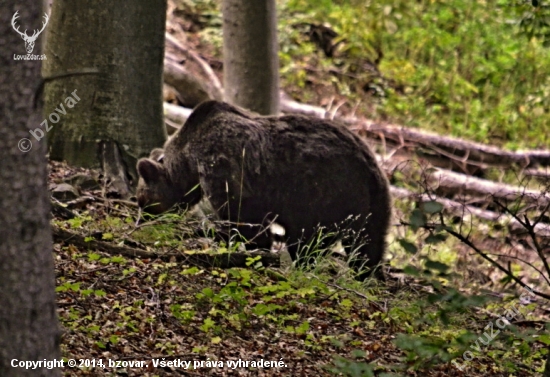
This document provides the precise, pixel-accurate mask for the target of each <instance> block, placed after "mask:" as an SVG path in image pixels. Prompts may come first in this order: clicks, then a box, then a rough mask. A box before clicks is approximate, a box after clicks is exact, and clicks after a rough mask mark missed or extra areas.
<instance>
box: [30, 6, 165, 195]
mask: <svg viewBox="0 0 550 377" xmlns="http://www.w3.org/2000/svg"><path fill="white" fill-rule="evenodd" d="M165 21H166V0H151V1H141V2H133V1H131V2H125V1H123V2H117V1H108V0H70V1H69V0H57V1H55V2H54V4H53V7H52V12H51V20H50V27H49V33H48V40H47V43H46V55H47V56H48V60H46V61H45V62H44V77H45V78H46V85H45V94H44V95H45V114H46V115H47V120H48V125H49V126H50V127H51V130H50V131H48V132H47V135H48V141H49V144H50V157H51V158H52V159H55V160H65V161H67V162H68V163H69V164H71V165H75V166H83V167H103V168H104V170H106V171H110V172H116V173H115V174H114V176H113V177H111V178H112V179H113V180H121V179H122V181H123V182H119V183H120V184H121V185H122V186H123V185H124V184H128V185H131V184H135V183H136V182H137V173H136V171H135V164H136V161H137V159H138V158H140V157H142V156H145V155H148V154H149V152H150V151H151V149H153V148H155V147H160V146H162V144H163V143H164V140H165V139H166V133H165V131H164V127H163V118H162V68H163V56H164V30H165ZM75 90H76V95H77V96H78V97H79V98H80V100H79V101H78V102H77V103H76V104H75V105H74V106H73V107H72V108H68V106H67V105H65V106H64V109H62V108H61V104H63V101H64V99H65V98H67V97H68V96H69V95H71V93H73V92H74V91H75ZM65 112H66V113H65ZM50 114H54V115H52V116H50ZM41 131H42V133H46V130H44V129H42V130H41ZM38 136H40V134H39V135H38ZM116 154H118V155H119V156H118V157H116V156H115V155H116ZM113 158H114V159H113ZM121 162H122V165H121V166H120V163H121ZM106 164H107V165H111V167H110V168H106V166H105V165H106ZM124 177H126V180H127V182H124V179H123V178H124ZM120 194H121V196H125V193H120Z"/></svg>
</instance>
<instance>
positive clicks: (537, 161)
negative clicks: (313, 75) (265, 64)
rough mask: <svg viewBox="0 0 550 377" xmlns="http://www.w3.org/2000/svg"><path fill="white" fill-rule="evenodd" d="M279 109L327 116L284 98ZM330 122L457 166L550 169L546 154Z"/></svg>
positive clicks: (350, 121) (354, 121)
mask: <svg viewBox="0 0 550 377" xmlns="http://www.w3.org/2000/svg"><path fill="white" fill-rule="evenodd" d="M281 109H282V110H283V111H284V112H290V113H299V114H305V115H313V116H318V117H326V115H327V111H326V110H324V109H323V108H322V107H318V106H311V105H303V104H300V103H298V102H295V101H292V100H289V99H286V98H285V99H284V100H281ZM334 119H335V120H338V121H340V122H342V123H344V124H347V125H349V126H350V127H351V129H352V130H354V131H356V132H363V133H365V134H366V136H368V137H371V138H374V139H382V140H384V141H388V140H391V141H393V142H394V144H397V145H401V146H405V143H414V144H415V145H420V146H423V147H426V148H428V149H430V150H433V151H434V152H436V153H437V154H439V155H441V156H443V157H446V158H448V159H451V160H454V161H456V162H457V163H461V164H473V165H478V166H479V165H481V166H483V165H485V166H500V167H510V166H511V165H518V166H519V167H521V168H528V167H537V166H550V151H545V150H529V151H517V152H512V151H505V150H502V149H500V148H497V147H495V146H491V145H485V144H481V143H476V142H473V141H467V140H463V139H459V138H455V137H450V136H441V135H437V134H433V133H429V132H426V131H421V130H417V129H412V128H407V127H403V126H395V125H390V124H381V123H378V122H374V121H370V120H365V119H360V118H357V117H335V118H334Z"/></svg>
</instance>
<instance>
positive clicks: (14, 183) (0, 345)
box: [0, 0, 60, 377]
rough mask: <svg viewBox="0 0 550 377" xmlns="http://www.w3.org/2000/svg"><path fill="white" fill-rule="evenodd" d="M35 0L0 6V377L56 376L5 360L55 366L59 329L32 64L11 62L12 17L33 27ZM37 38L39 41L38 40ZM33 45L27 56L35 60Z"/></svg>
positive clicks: (37, 12)
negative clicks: (45, 362) (52, 362)
mask: <svg viewBox="0 0 550 377" xmlns="http://www.w3.org/2000/svg"><path fill="white" fill-rule="evenodd" d="M40 5H41V2H36V1H35V0H17V1H16V0H6V1H2V3H0V161H2V164H1V165H0V191H1V192H2V195H0V376H3V377H9V376H58V375H59V374H60V373H59V369H46V368H43V367H41V368H38V369H34V370H33V369H25V368H20V367H12V360H13V359H17V360H21V361H27V360H28V361H39V360H44V359H46V360H54V359H57V360H60V352H59V339H60V329H59V326H58V321H57V312H56V305H55V275H54V263H53V254H52V236H51V229H50V222H49V212H50V203H49V199H48V191H47V187H46V177H47V171H46V157H45V155H46V145H45V144H44V143H43V142H42V143H41V142H34V143H33V142H32V141H31V140H30V139H32V137H31V136H30V134H29V130H30V129H33V128H35V127H36V126H37V125H39V124H40V122H41V120H42V115H41V111H40V109H37V108H35V107H34V106H33V98H32V97H33V93H34V91H35V89H36V87H37V85H38V84H39V82H40V61H37V60H14V54H25V49H24V47H25V46H24V43H23V40H22V39H21V37H20V36H19V35H18V34H17V33H16V32H15V31H14V30H12V27H11V21H10V19H11V18H12V16H13V14H14V13H15V11H18V12H19V18H18V20H17V23H18V25H19V26H20V29H21V30H25V29H28V30H29V32H28V33H27V34H28V35H31V34H32V30H36V29H40V28H41V23H42V22H44V18H43V15H44V13H43V12H42V11H41V7H40ZM40 38H43V36H40ZM39 46H40V42H39V40H38V41H37V43H36V45H35V49H34V52H33V54H35V55H38V54H40V51H39V50H40V48H39Z"/></svg>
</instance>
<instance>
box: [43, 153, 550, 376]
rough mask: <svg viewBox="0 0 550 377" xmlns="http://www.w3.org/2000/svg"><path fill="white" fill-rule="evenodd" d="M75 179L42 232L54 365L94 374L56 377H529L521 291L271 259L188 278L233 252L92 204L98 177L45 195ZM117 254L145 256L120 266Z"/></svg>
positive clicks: (164, 219) (164, 223)
mask: <svg viewBox="0 0 550 377" xmlns="http://www.w3.org/2000/svg"><path fill="white" fill-rule="evenodd" d="M75 174H77V175H78V176H79V177H82V176H84V177H88V178H87V179H85V180H82V179H81V180H80V183H79V184H75V185H76V187H78V188H79V190H80V196H79V197H78V198H76V199H74V200H72V201H68V202H67V204H65V205H63V206H56V207H55V208H56V210H54V219H53V224H54V227H55V228H56V229H63V230H65V231H67V232H70V233H71V234H72V236H67V235H66V234H64V235H62V236H60V235H59V232H54V234H58V235H57V236H55V237H54V242H55V243H54V253H55V265H56V280H57V283H56V286H57V297H58V300H57V304H58V313H59V318H60V320H61V324H62V326H63V331H64V333H63V337H62V342H61V347H62V353H63V357H64V358H65V359H76V360H81V359H88V360H95V362H96V363H97V364H96V365H95V366H94V365H93V364H91V365H90V366H89V367H86V366H84V367H81V368H65V374H66V375H70V376H73V375H74V376H85V375H88V376H115V375H125V376H172V375H184V376H207V375H213V376H296V375H298V376H311V375H319V376H325V375H326V376H329V375H342V376H374V375H376V376H535V375H540V373H537V372H536V370H539V371H541V370H542V365H543V358H544V352H545V351H544V344H545V343H546V344H547V342H548V335H544V334H545V333H546V334H547V330H545V329H544V322H542V321H540V319H539V318H541V317H543V316H544V315H545V313H546V315H547V314H548V307H547V305H546V304H545V303H544V302H543V301H544V300H542V301H541V300H540V299H533V298H531V299H521V300H518V298H517V294H519V293H521V290H519V289H518V288H517V287H513V286H511V287H508V288H507V289H504V290H503V289H502V288H501V287H500V285H499V284H497V283H496V282H493V281H492V280H491V279H490V278H488V277H487V266H484V265H483V264H481V263H479V264H476V263H470V264H469V265H468V267H467V269H466V270H462V271H458V274H454V273H452V274H439V275H434V276H432V278H433V279H432V278H431V277H430V276H429V275H427V276H424V275H423V276H420V277H418V278H415V277H414V276H409V275H405V274H403V273H399V272H395V270H394V271H392V272H389V273H387V280H388V281H387V282H385V283H380V282H377V281H368V282H366V283H363V284H360V283H358V282H356V281H354V280H353V278H352V277H351V273H350V272H349V271H348V269H347V268H346V267H345V265H343V264H342V263H341V261H339V260H337V259H335V258H330V257H327V258H323V259H322V260H321V261H320V262H319V266H318V267H317V268H316V269H315V270H314V271H302V270H300V269H297V268H293V267H291V266H289V264H288V262H286V263H285V262H284V259H285V258H284V256H281V259H282V260H283V262H282V266H283V267H280V268H272V267H268V268H265V267H264V266H262V265H261V264H260V263H258V260H257V259H254V258H250V260H249V261H248V263H247V266H248V267H244V268H229V269H220V268H209V267H204V266H197V265H194V263H187V262H186V258H190V257H191V256H192V255H194V254H195V253H204V252H206V253H214V254H215V253H223V252H228V251H229V252H231V251H236V250H237V247H236V246H232V247H229V248H228V247H227V245H219V244H216V243H215V242H213V241H212V240H211V239H207V238H203V237H199V236H197V233H200V231H201V230H205V229H208V228H207V227H206V225H205V222H204V221H203V220H199V219H196V218H194V217H192V216H190V215H189V214H181V213H180V214H177V213H173V214H167V215H164V216H161V217H158V218H145V219H144V218H143V217H141V216H140V215H139V213H138V209H137V206H136V205H135V204H134V203H132V202H127V201H121V200H116V199H109V198H108V196H106V195H104V190H102V182H101V179H100V178H99V186H96V187H94V184H93V183H92V184H90V182H93V181H94V179H96V178H97V177H98V173H93V172H88V171H85V170H83V169H72V168H70V167H67V166H65V165H63V164H60V163H54V162H52V163H50V188H51V189H54V188H56V187H58V186H59V183H60V182H62V181H64V180H66V179H67V178H70V177H73V176H75ZM90 177H92V178H90ZM93 177H96V178H93ZM69 181H71V182H74V181H75V180H74V179H69ZM66 199H67V198H66ZM77 238H81V239H83V240H84V242H90V247H86V246H84V247H83V246H82V244H81V243H80V244H79V243H77V242H75V240H76V239H77ZM94 242H96V243H94ZM97 242H102V244H101V245H110V246H109V247H103V246H101V245H100V246H96V245H97V244H98V243H97ZM75 244H77V245H79V246H75ZM92 245H93V246H92ZM123 246H124V247H128V248H130V249H131V250H137V251H140V252H146V253H147V252H149V253H151V256H148V257H133V256H128V253H126V254H125V255H120V254H119V253H117V249H116V248H117V247H123ZM228 249H229V250H228ZM167 253H168V254H170V255H174V254H176V255H177V256H178V258H175V257H170V258H166V257H165V254H167ZM470 258H473V259H474V260H475V258H474V256H470ZM473 259H470V260H473ZM459 269H460V268H459ZM476 278H477V279H478V280H476ZM480 280H481V281H480ZM452 287H458V289H459V290H460V292H461V293H459V292H458V291H456V290H455V289H454V288H452ZM478 294H484V295H485V297H487V296H489V297H490V296H492V297H493V299H492V300H490V301H487V299H481V298H479V296H477V295H478ZM504 317H506V318H507V319H509V322H507V321H506V320H505V318H504ZM499 321H500V322H499ZM485 344H487V345H485ZM467 351H469V352H468V353H466V354H465V353H464V352H467ZM463 355H466V356H463ZM463 357H466V358H468V359H470V358H472V359H471V360H469V361H465V360H464V358H463ZM115 361H116V362H120V364H118V367H116V364H112V363H113V362H115ZM265 361H269V362H270V364H268V366H269V367H265V364H261V363H263V362H265ZM136 362H139V363H140V364H137V365H138V366H137V367H136V366H135V365H136V364H132V363H136ZM169 362H173V363H172V364H170V363H169ZM187 362H189V363H190V364H186V363H187ZM238 362H240V364H234V363H238ZM247 362H248V364H246V363H247ZM271 362H273V363H274V364H271ZM99 363H101V364H99ZM110 363H111V364H110ZM159 363H161V364H159ZM162 363H165V364H162ZM252 363H255V364H252ZM279 363H281V364H279ZM274 366H276V367H274Z"/></svg>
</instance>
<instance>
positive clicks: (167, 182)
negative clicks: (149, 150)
mask: <svg viewBox="0 0 550 377" xmlns="http://www.w3.org/2000/svg"><path fill="white" fill-rule="evenodd" d="M137 170H138V173H139V176H140V177H139V182H138V186H137V192H136V196H137V200H138V204H139V207H140V208H143V209H144V210H145V211H146V212H148V213H151V214H159V213H163V212H166V211H168V210H169V209H170V208H172V207H173V206H174V205H175V204H176V203H177V202H178V199H179V198H178V197H179V195H178V190H177V187H176V186H175V185H174V184H173V183H172V181H171V179H170V176H169V174H168V171H167V170H166V168H165V166H164V165H163V164H162V161H155V160H153V159H151V158H142V159H140V160H139V161H138V164H137Z"/></svg>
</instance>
